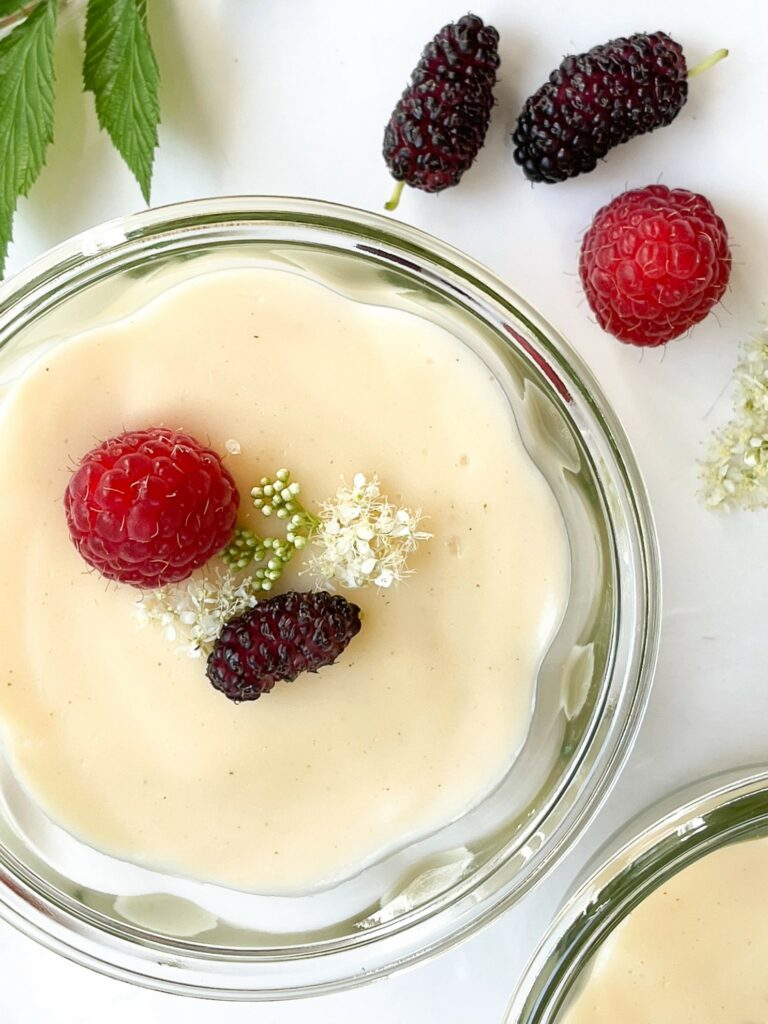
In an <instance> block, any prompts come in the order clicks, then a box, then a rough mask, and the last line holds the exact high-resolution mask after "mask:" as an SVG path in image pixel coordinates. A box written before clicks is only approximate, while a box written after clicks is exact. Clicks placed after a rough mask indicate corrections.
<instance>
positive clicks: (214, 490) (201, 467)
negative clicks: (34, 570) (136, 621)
mask: <svg viewBox="0 0 768 1024" xmlns="http://www.w3.org/2000/svg"><path fill="white" fill-rule="evenodd" d="M239 502H240V498H239V495H238V492H237V487H236V485H235V481H234V480H233V479H232V476H231V474H230V473H229V471H228V470H227V469H226V468H225V467H224V465H223V463H222V461H221V458H220V457H219V455H218V454H217V453H216V452H215V451H213V450H212V449H211V448H206V447H205V446H204V445H201V444H200V443H199V442H198V441H196V440H195V439H194V438H193V437H190V436H189V434H183V433H180V432H178V431H175V430H167V429H166V428H164V427H150V428H149V429H147V430H134V431H129V432H127V433H124V434H119V435H118V436H116V437H111V438H110V439H109V440H108V441H103V442H102V443H101V444H100V445H98V446H97V447H96V448H94V449H92V450H91V451H90V452H88V453H87V454H86V455H84V456H83V458H82V459H81V460H80V464H79V465H78V467H77V469H76V470H75V472H74V473H73V475H72V477H71V479H70V481H69V483H68V485H67V490H66V493H65V495H64V508H65V512H66V516H67V523H68V525H69V533H70V537H71V538H72V542H73V544H74V545H75V547H76V548H77V550H78V551H79V552H80V555H81V556H82V557H83V559H84V560H85V561H86V562H87V563H88V564H89V565H90V566H93V568H94V569H97V570H98V572H100V573H101V575H102V576H105V577H106V578H107V579H110V580H117V581H118V582H120V583H129V584H131V585H132V586H134V587H141V588H146V589H151V588H154V587H160V586H163V585H164V584H166V583H177V582H179V581H180V580H184V579H186V578H187V577H188V576H190V575H191V574H192V573H193V572H194V570H195V569H198V568H200V566H202V565H204V564H205V562H207V561H208V559H209V558H211V557H212V556H213V555H215V554H216V553H217V552H218V551H220V550H221V549H222V548H223V547H224V546H225V545H226V544H227V543H228V542H229V540H230V538H231V537H232V534H233V532H234V528H235V520H236V518H237V509H238V505H239Z"/></svg>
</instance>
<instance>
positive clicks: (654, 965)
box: [558, 839, 768, 1024]
mask: <svg viewBox="0 0 768 1024" xmlns="http://www.w3.org/2000/svg"><path fill="white" fill-rule="evenodd" d="M767 894H768V839H758V840H752V841H750V842H742V843H736V844H733V845H731V846H726V847H724V848H722V849H720V850H717V851H715V852H714V853H710V854H708V855H706V856H704V857H702V858H701V860H698V861H696V862H695V863H694V864H692V865H690V866H689V867H687V868H684V869H683V870H682V871H680V872H679V874H677V875H674V876H673V877H672V879H670V881H668V882H667V883H666V884H664V885H663V886H661V887H660V888H659V889H657V890H656V891H655V892H653V893H652V894H651V895H650V896H649V897H648V898H647V899H645V900H644V901H643V902H642V903H641V904H640V906H638V907H637V908H636V909H635V910H633V911H631V912H630V914H629V915H628V916H627V918H626V919H625V920H624V921H622V922H621V924H620V925H619V926H618V927H617V928H616V930H615V931H614V932H613V934H612V935H611V936H610V937H609V938H608V939H607V940H606V942H605V943H604V944H603V946H602V948H601V950H600V952H599V953H598V955H597V957H596V959H595V962H594V964H593V966H592V967H591V968H590V971H589V974H588V976H587V979H586V982H585V984H584V986H583V988H582V989H581V990H580V991H579V992H578V994H577V995H576V997H575V998H574V1001H573V1003H572V1004H571V1005H570V1006H569V1008H568V1009H567V1010H566V1011H565V1013H563V1014H562V1016H561V1017H560V1018H558V1020H559V1021H561V1022H562V1024H619V1022H620V1024H763V1022H765V1021H768V970H766V964H767V963H768V895H767Z"/></svg>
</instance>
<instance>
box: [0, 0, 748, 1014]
mask: <svg viewBox="0 0 768 1024" xmlns="http://www.w3.org/2000/svg"><path fill="white" fill-rule="evenodd" d="M149 7H150V18H151V27H152V32H153V38H154V41H155V46H156V50H157V54H158V58H159V62H160V65H161V70H162V75H163V93H162V110H163V125H162V130H161V146H160V151H159V154H158V158H157V165H156V174H155V184H154V191H153V201H154V202H155V203H167V202H173V201H176V200H182V199H191V198H196V197H200V196H210V195H224V194H233V193H256V194H258V193H272V194H286V195H304V196H315V197H320V198H323V199H331V200H336V201H339V202H343V203H348V204H352V205H356V206H360V207H364V208H368V209H372V210H380V209H381V206H382V202H383V200H384V199H385V198H386V197H387V196H388V194H389V191H390V187H391V185H390V179H389V176H388V173H387V171H386V169H385V167H384V164H383V162H382V160H381V157H380V148H381V133H382V128H383V125H384V122H385V121H386V119H387V117H388V115H389V112H390V109H391V107H392V105H393V103H394V101H395V100H396V98H397V97H398V95H399V93H400V90H401V89H402V87H403V85H404V83H405V81H406V78H407V75H408V73H409V72H410V70H411V68H412V66H413V64H414V63H415V60H416V58H417V57H418V54H419V52H420V50H421V47H422V45H423V44H424V43H425V42H426V40H427V39H428V38H429V37H431V36H432V34H433V33H434V32H435V31H436V30H437V29H438V28H439V27H440V26H441V25H442V24H443V23H444V22H446V21H448V20H450V19H452V18H456V17H458V16H459V15H460V14H461V13H463V8H462V5H461V4H459V5H458V6H456V5H452V4H448V3H446V2H445V0H387V2H386V3H384V2H382V0H282V2H281V0H150V2H149ZM475 10H476V11H477V13H479V14H481V15H482V16H483V17H485V19H486V20H487V21H489V22H490V23H492V24H494V25H496V27H497V28H498V29H499V30H500V32H501V36H502V42H501V53H502V68H501V81H500V83H499V86H498V88H497V96H498V101H499V102H498V107H497V108H496V110H495V112H494V117H493V124H492V127H491V130H490V133H489V136H488V140H487V143H486V146H485V148H484V149H483V151H482V153H481V155H480V158H479V160H478V162H477V165H476V167H475V168H473V170H472V171H471V172H470V173H469V174H468V175H467V176H466V178H465V180H464V181H463V182H462V184H461V185H460V187H459V188H457V189H452V190H450V191H448V192H446V193H444V194H443V195H441V196H439V197H435V196H428V195H425V194H422V193H418V192H414V191H409V190H406V193H405V195H404V196H403V199H402V202H401V205H400V209H399V211H398V214H397V215H398V216H399V217H401V218H402V219H403V220H405V221H408V222H409V223H411V224H415V225H418V226H419V227H422V228H424V229H425V230H427V231H429V232H431V233H433V234H435V235H439V236H441V237H442V238H444V239H446V240H448V241H450V242H452V243H453V244H455V245H457V246H458V247H460V248H462V249H464V250H466V251H467V252H469V253H471V254H472V255H473V256H475V257H477V258H478V259H480V260H482V261H484V262H485V263H486V264H488V265H489V266H490V267H492V268H493V269H494V270H495V271H497V272H498V273H499V274H500V275H501V276H502V277H503V278H505V279H506V280H507V281H508V282H509V283H510V284H511V285H512V286H513V287H514V288H515V289H517V290H518V291H519V292H520V293H521V294H522V295H523V296H525V297H526V298H527V299H528V300H529V301H531V302H532V303H533V304H534V305H535V306H536V307H538V308H539V309H540V310H541V311H542V312H543V313H544V314H545V315H546V316H547V317H548V318H549V319H550V320H551V321H552V322H553V323H554V324H555V325H556V326H558V327H559V328H560V329H561V330H562V331H563V332H564V333H565V335H566V336H567V337H568V338H569V339H570V341H571V342H572V344H573V345H574V346H575V347H576V349H577V350H578V351H579V352H580V353H581V354H582V356H583V357H584V358H585V359H586V360H587V362H588V363H589V364H590V365H591V366H592V368H593V370H594V372H595V374H596V376H597V378H598V380H599V381H600V382H601V384H602V386H603V389H604V391H605V392H606V393H607V395H608V396H609V398H610V400H611V401H612V402H613V404H614V406H615V408H616V409H617V410H618V413H619V415H620V416H621V419H622V420H623V423H624V426H625V428H626V430H627V432H628V434H629V436H630V439H631V441H632V443H633V445H634V447H635V450H636V453H637V457H638V460H639V463H640V466H641V468H642V470H643V472H644V474H645V478H646V481H647V484H648V488H649V491H650V495H651V500H652V504H653V507H654V510H655V514H656V518H657V522H658V531H659V538H660V544H661V551H662V559H663V566H664V599H665V614H664V631H663V638H662V652H661V659H660V664H659V669H658V673H657V677H656V682H655V688H654V692H653V696H652V699H651V703H650V708H649V711H648V714H647V717H646V720H645V723H644V726H643V728H642V730H641V734H640V737H639V740H638V742H637V744H636V747H635V750H634V752H633V754H632V756H631V759H630V761H629V764H628V766H627V768H626V769H625V771H624V773H623V775H622V777H621V779H620V780H619V782H618V784H617V786H616V788H615V790H614V791H613V793H612V795H611V797H610V798H609V800H608V802H607V804H606V805H605V807H604V808H603V809H602V811H601V812H600V814H599V815H598V817H597V819H596V820H595V821H594V823H593V824H592V825H591V826H590V829H589V831H588V834H587V835H586V836H585V837H584V838H583V839H582V840H581V842H580V843H579V844H578V846H577V847H576V849H575V850H573V851H572V853H571V854H570V856H569V857H568V858H567V859H566V861H565V862H564V864H563V865H562V866H561V868H559V869H558V870H557V871H556V872H555V874H554V875H553V876H551V877H550V878H549V879H548V880H547V881H546V882H545V883H544V884H542V885H541V886H540V888H539V889H538V890H537V891H536V892H535V893H534V894H533V895H532V896H531V897H530V898H529V899H528V900H526V901H525V903H524V905H523V906H522V907H520V908H518V909H517V910H515V911H512V912H510V913H508V914H507V915H506V916H505V917H504V918H503V919H501V920H499V921H497V922H496V923H495V924H493V925H492V926H490V927H489V928H487V929H486V930H485V931H484V932H482V933H481V934H480V935H478V936H476V937H475V938H473V939H472V940H470V941H468V942H466V943H465V944H464V945H463V946H461V947H460V948H458V949H455V950H454V951H452V952H450V953H448V954H446V955H444V956H442V957H440V958H439V959H438V960H436V961H434V962H432V963H429V964H427V965H422V966H420V967H418V968H415V969H413V970H411V971H409V972H407V973H405V974H402V975H400V976H397V977H395V978H392V979H390V980H386V981H381V982H378V983H377V984H374V985H372V986H369V987H367V988H363V989H359V990H357V991H354V992H351V993H347V994H343V995H338V996H329V997H324V998H322V999H317V1000H312V1001H309V1002H307V1001H303V1002H300V1003H293V1004H288V1003H283V1004H278V1005H256V1006H254V1005H252V1004H251V1005H249V1004H245V1005H242V1004H239V1005H233V1004H221V1003H212V1002H203V1001H199V1002H198V1001H192V1000H189V999H181V998H178V997H172V996H165V995H159V994H156V993H152V992H147V991H144V990H142V989H138V988H133V987H129V986H128V985H125V984H121V983H119V982H115V981H111V980H108V979H106V978H103V977H100V976H99V975H96V974H93V973H90V972H88V971H86V970H84V969H83V968H80V967H77V966H75V965H73V964H70V963H68V962H66V961H64V960H63V959H60V958H58V957H57V956H55V955H54V954H52V953H49V952H47V951H45V950H43V949H41V948H39V947H38V946H37V945H35V944H34V943H33V942H31V941H30V940H29V939H27V938H25V937H23V936H21V935H19V934H17V933H16V932H15V931H14V930H12V929H11V928H10V927H8V926H6V925H2V924H0V1019H1V1020H2V1021H3V1024H17V1022H18V1024H21V1022H23V1024H36V1022H38V1021H40V1022H42V1021H48V1020H53V1019H55V1020H56V1021H57V1022H58V1024H75V1022H77V1024H81V1022H83V1024H86V1022H87V1024H90V1022H92V1021H94V1022H95V1021H102V1020H108V1021H109V1022H110V1024H128V1022H135V1021H142V1022H144V1024H154V1022H156V1021H157V1022H159V1021H162V1022H163V1024H182V1022H183V1024H244V1022H246V1021H247V1022H254V1021H255V1022H259V1024H297V1022H313V1024H379V1022H381V1024H383V1022H386V1024H416V1022H419V1024H422V1022H432V1021H435V1022H437V1021H440V1022H443V1024H467V1022H470V1021H471V1022H479V1024H496V1022H499V1021H500V1020H501V1018H502V1016H503V1012H504V1008H505V1005H506V1003H507V1000H508V997H509V995H510V992H511V989H512V987H513V985H514V982H515V979H516V977H517V976H518V974H519V971H520V969H521V966H522V964H523V962H524V961H525V959H526V957H527V955H528V953H529V952H530V951H531V949H532V947H533V944H534V943H535V942H536V940H537V939H538V938H539V936H540V935H541V933H542V932H543V930H544V928H545V926H546V924H547V921H548V919H549V916H550V914H551V912H552V910H553V909H554V907H555V906H556V904H557V903H558V901H559V899H560V898H561V897H562V895H563V894H564V892H565V889H566V887H567V886H568V884H569V883H570V880H571V879H572V877H573V876H574V874H576V873H577V872H578V870H579V869H580V867H581V866H582V865H583V864H584V862H585V861H586V859H587V858H588V856H589V855H590V854H591V853H592V852H593V851H594V849H595V848H596V847H597V846H598V844H599V843H601V842H603V841H604V839H605V838H606V837H607V836H608V835H609V834H610V833H611V832H612V831H613V829H614V828H616V827H617V826H618V825H619V824H620V823H621V822H623V821H625V820H626V819H627V818H628V817H629V816H630V815H631V814H633V813H634V812H635V811H637V810H639V809H640V808H641V807H642V806H644V805H645V804H647V803H648V802H650V801H652V800H653V799H655V798H656V797H658V796H660V795H661V794H663V793H664V792H666V791H667V790H669V789H671V788H673V787H674V786H676V785H679V784H681V783H683V782H685V781H686V780H689V779H692V778H695V777H697V776H699V775H702V774H705V773H707V772H710V771H714V770H717V769H719V768H725V767H731V766H734V765H739V764H745V763H752V762H756V761H760V760H765V761H768V726H767V725H766V723H768V685H766V669H765V664H766V637H767V636H768V630H766V625H765V621H766V620H765V614H766V595H767V594H768V582H766V580H767V577H766V564H767V563H768V512H766V513H753V514H746V513H740V514H733V515H730V516H718V515H714V514H712V513H711V512H708V511H706V510H705V509H704V508H703V507H702V505H701V504H700V502H699V501H698V500H697V496H696V490H697V478H696V459H697V456H698V455H699V453H700V451H701V447H702V444H703V442H705V441H706V439H707V437H708V435H709V432H710V431H711V429H712V428H713V427H714V426H715V424H716V423H718V422H720V421H722V420H723V419H724V418H725V417H726V416H727V414H728V411H729V398H728V395H727V393H725V389H726V387H727V384H728V381H729V378H730V373H731V369H732V366H733V363H734V360H735V357H736V352H737V346H738V343H739V341H740V340H741V339H743V338H745V337H747V336H749V334H750V333H751V332H752V331H753V330H754V329H755V327H756V325H757V323H758V321H759V319H760V318H761V317H762V316H763V315H764V314H765V307H764V305H763V302H764V300H765V299H766V296H768V188H766V185H765V180H766V175H767V174H768V122H767V121H766V110H768V75H766V68H765V58H766V44H767V42H768V4H765V3H764V0H731V2H730V3H726V2H723V0H675V2H674V3H672V2H670V0H623V2H617V3H607V2H605V0H580V2H579V3H574V2H572V0H547V2H539V3H533V2H532V0H527V2H526V0H523V2H516V3H512V2H511V0H483V2H482V3H480V4H478V5H477V6H476V7H475ZM658 28H663V29H664V30H665V31H667V32H669V33H670V34H671V35H672V36H673V37H675V38H677V39H678V40H680V41H681V42H682V43H683V45H684V47H685V50H686V53H687V55H688V58H689V62H690V63H695V62H697V61H698V60H700V59H701V58H703V57H704V56H705V55H706V54H708V53H709V52H710V51H712V50H714V49H716V48H718V47H720V46H728V47H730V49H731V56H730V57H729V59H728V60H727V61H725V62H724V63H722V64H720V65H719V66H718V67H717V68H715V69H714V70H712V71H711V72H710V73H709V74H707V75H705V76H703V77H701V78H697V79H696V80H695V81H694V82H693V83H692V85H691V96H690V100H689V102H688V104H687V106H686V107H685V109H684V110H683V112H682V113H681V115H680V116H679V118H678V120H677V121H676V122H675V123H674V125H672V126H671V127H669V128H665V129H663V130H661V131H660V132H658V133H656V134H655V135H653V136H650V137H647V138H645V139H641V140H638V141H635V142H633V143H630V144H629V145H627V146H625V147H622V148H621V149H619V150H617V151H615V152H614V153H613V154H611V155H610V157H609V159H608V161H607V163H606V164H603V165H602V166H600V167H599V168H598V169H597V170H596V171H595V172H593V173H592V174H589V175H586V176H584V177H581V178H579V179H577V180H575V181H571V182H567V183H564V184H560V185H556V186H546V185H540V186H537V187H535V188H532V187H531V186H530V185H528V184H527V183H526V182H525V181H524V179H523V178H522V175H521V173H520V171H519V169H518V168H517V167H516V166H515V165H514V163H513V160H512V149H511V146H510V141H509V131H510V128H511V127H512V126H513V124H514V121H515V117H516V115H517V112H518V109H519V106H520V103H521V101H522V100H523V99H524V97H525V96H526V95H527V94H528V93H529V92H531V91H533V89H535V88H536V87H538V86H539V84H540V83H541V81H543V80H544V78H545V77H546V75H547V74H548V73H549V71H550V70H551V68H552V67H553V66H554V65H555V64H557V63H558V61H559V60H560V58H561V56H562V55H563V54H564V53H566V52H574V51H576V52H578V51H580V50H584V49H588V48H589V47H590V46H592V45H594V44H595V43H598V42H604V41H606V40H607V39H609V38H611V37H613V36H616V35H622V34H629V33H631V32H633V31H644V30H655V29H658ZM79 60H80V43H79V24H78V20H77V13H76V11H75V12H72V11H70V12H69V13H68V15H67V17H66V19H65V25H64V30H63V32H62V35H61V38H60V40H59V63H58V75H59V85H58V97H57V112H56V113H57V122H56V138H57V142H56V145H55V147H54V149H53V150H52V151H51V153H50V156H49V161H48V166H47V168H46V170H45V171H44V173H43V175H42V177H41V179H40V180H39V182H38V184H37V185H36V186H35V187H34V189H33V191H32V195H31V197H30V199H29V200H27V201H25V202H23V203H22V205H21V209H20V212H19V216H18V219H17V226H16V238H17V241H16V245H15V247H14V248H13V250H12V254H11V259H10V262H9V269H10V270H13V269H17V268H19V267H21V266H23V265H24V264H25V263H26V262H27V261H28V260H30V259H32V258H33V257H35V256H37V255H38V254H40V253H41V252H42V251H43V250H44V249H46V248H48V247H49V246H51V245H53V244H55V243H57V242H59V241H61V240H62V239H64V238H65V237H67V236H68V235H71V234H73V233H75V232H77V231H80V230H82V229H84V228H87V227H89V226H91V225H94V224H96V223H98V222H99V221H102V220H105V219H107V218H110V217H114V216H118V215H122V214H126V213H130V212H132V211H134V210H138V209H139V208H140V206H141V199H140V196H139V193H138V190H137V188H136V186H135V185H134V183H133V182H132V180H131V178H130V176H129V174H128V172H127V171H126V170H125V169H124V167H123V166H122V165H121V163H120V161H119V159H118V158H117V157H116V155H115V154H114V153H113V152H112V150H111V149H110V146H109V144H108V142H107V140H106V138H105V137H104V136H103V135H100V134H99V132H98V128H97V125H96V121H95V117H94V115H93V112H92V103H91V100H90V98H85V97H83V96H82V94H81V93H80V92H79V73H78V63H79ZM657 180H658V181H661V182H663V183H665V184H668V185H671V186H683V187H687V188H691V189H693V190H697V191H701V192H703V193H704V194H705V195H707V196H708V197H709V198H710V199H711V200H712V201H713V203H714V204H715V206H716V208H717V210H718V212H719V213H720V214H721V215H722V217H723V218H724V220H725V222H726V224H727V225H728V227H729V229H730V233H731V236H732V240H733V244H734V254H735V265H734V269H733V274H732V278H731V288H730V291H729V293H728V295H727V297H726V300H725V302H724V303H723V307H722V308H720V309H719V310H718V311H717V316H716V317H710V318H709V319H708V320H707V321H706V322H705V323H704V324H702V325H700V326H699V327H697V328H696V329H695V330H694V332H693V334H692V336H691V337H690V338H687V339H686V340H683V341H681V342H678V343H673V344H672V345H670V346H669V347H668V348H667V349H666V350H663V351H661V352H655V351H649V352H646V353H645V354H644V355H643V354H641V353H640V351H639V350H637V349H633V348H628V347H625V346H622V345H619V344H618V343H617V342H615V341H614V340H612V339H611V338H609V337H608V336H606V335H604V334H603V333H602V332H601V331H600V330H599V328H598V327H597V326H596V324H595V323H594V322H593V321H592V320H591V319H590V316H589V313H588V310H587V309H586V307H585V304H584V302H583V300H582V296H581V293H580V287H579V282H578V278H577V277H576V276H575V273H574V272H575V268H576V264H577V253H578V245H579V239H580V234H581V232H582V231H583V230H584V228H585V227H586V226H587V225H588V224H589V222H590V219H591V216H592V214H593V213H594V211H595V210H596V209H597V208H598V207H599V206H601V205H602V204H603V203H604V202H606V201H607V200H608V199H610V197H611V196H613V195H615V194H616V193H617V192H619V191H621V190H622V189H623V188H624V187H626V186H629V187H635V186H642V185H645V184H648V183H650V182H655V181H657Z"/></svg>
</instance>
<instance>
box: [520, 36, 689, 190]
mask: <svg viewBox="0 0 768 1024" xmlns="http://www.w3.org/2000/svg"><path fill="white" fill-rule="evenodd" d="M687 96H688V81H687V68H686V62H685V57H684V56H683V51H682V47H681V46H680V45H679V44H678V43H676V42H675V41H674V40H673V39H670V38H669V36H668V35H666V34H665V33H664V32H654V33H653V34H652V35H645V34H643V33H638V34H637V35H633V36H630V37H629V38H628V39H623V38H622V39H613V40H611V42H609V43H606V44H605V45H604V46H595V47H593V48H592V49H591V50H590V51H589V52H588V53H580V54H579V55H578V56H570V57H566V58H565V59H564V60H563V61H562V63H561V64H560V66H559V67H558V68H557V70H555V71H553V72H552V74H551V75H550V76H549V81H548V82H546V83H545V84H544V85H542V87H541V88H540V89H539V90H538V91H537V92H535V93H534V94H533V96H530V97H529V98H528V99H527V100H526V101H525V104H524V106H523V110H522V113H521V114H520V116H519V118H518V121H517V127H516V128H515V131H514V133H513V135H512V139H513V141H514V143H515V147H516V148H515V161H516V162H517V163H518V164H520V166H521V167H522V168H523V173H524V174H525V176H526V178H529V179H530V180H531V181H546V182H556V181H565V179H566V178H573V177H575V176H576V175H577V174H583V173H584V172H585V171H591V170H594V168H595V165H596V164H597V161H598V160H600V159H602V158H603V157H604V156H605V155H606V153H607V152H608V150H609V149H612V148H613V147H614V146H618V145H619V143H621V142H628V141H629V140H630V139H633V138H634V137H635V136H636V135H643V134H644V133H645V132H651V131H653V130H654V129H655V128H660V127H662V126H663V125H667V124H670V123H671V122H672V121H674V119H675V118H676V117H677V115H678V114H679V112H680V110H681V109H682V107H683V105H684V104H685V101H686V99H687Z"/></svg>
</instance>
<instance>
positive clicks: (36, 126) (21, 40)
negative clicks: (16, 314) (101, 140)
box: [0, 0, 58, 273]
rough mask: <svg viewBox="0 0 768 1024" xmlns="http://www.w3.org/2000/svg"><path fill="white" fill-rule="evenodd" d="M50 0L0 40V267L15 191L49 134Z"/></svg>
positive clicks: (23, 189) (35, 166)
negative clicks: (0, 157) (0, 156)
mask: <svg viewBox="0 0 768 1024" xmlns="http://www.w3.org/2000/svg"><path fill="white" fill-rule="evenodd" d="M57 12H58V5H57V2H56V0H42V3H41V4H40V5H39V6H38V7H36V8H35V10H34V11H32V13H31V14H30V15H29V17H28V18H27V19H26V21H23V22H22V23H21V24H20V25H17V26H16V28H14V30H13V31H12V32H11V33H10V34H9V35H7V36H6V37H5V38H4V39H2V40H0V153H2V154H3V156H2V159H0V273H2V269H3V267H4V265H5V256H6V253H7V250H8V243H9V242H10V240H11V224H12V220H13V214H14V212H15V210H16V203H17V201H18V198H19V196H25V195H27V193H28V192H29V190H30V188H31V187H32V185H33V184H34V182H35V179H36V178H37V176H38V174H39V173H40V170H41V169H42V166H43V164H44V163H45V153H46V150H47V148H48V144H49V143H50V142H51V140H52V139H53V82H54V71H53V43H54V37H55V34H56V15H57Z"/></svg>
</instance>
